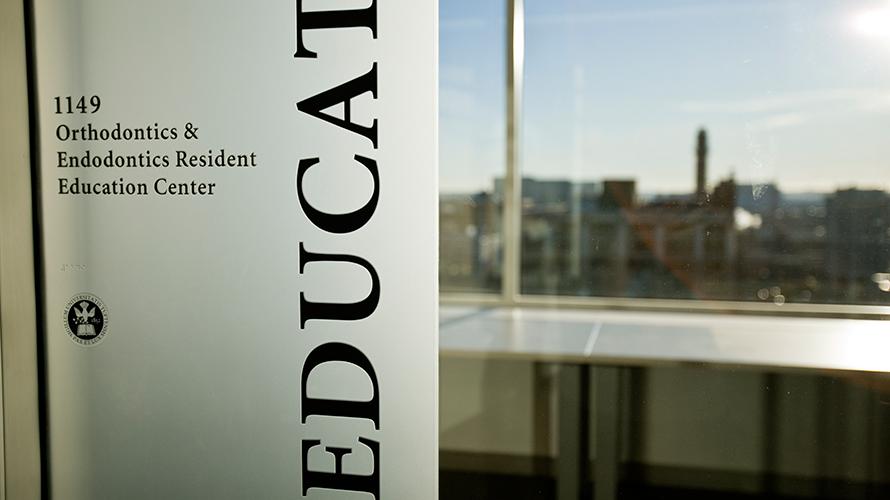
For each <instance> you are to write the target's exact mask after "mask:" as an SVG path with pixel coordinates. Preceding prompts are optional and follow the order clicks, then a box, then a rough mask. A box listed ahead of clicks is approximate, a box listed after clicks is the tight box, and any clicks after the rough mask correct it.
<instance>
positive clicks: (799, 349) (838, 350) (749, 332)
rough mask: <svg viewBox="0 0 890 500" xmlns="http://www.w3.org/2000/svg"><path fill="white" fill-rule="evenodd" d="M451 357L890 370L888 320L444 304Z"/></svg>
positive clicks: (444, 346) (443, 332) (443, 336)
mask: <svg viewBox="0 0 890 500" xmlns="http://www.w3.org/2000/svg"><path fill="white" fill-rule="evenodd" d="M439 345H440V352H441V354H442V355H443V356H448V357H482V358H506V359H521V360H528V361H543V362H568V363H585V364H597V365H632V366H661V365H667V366H676V365H693V366H715V367H729V368H744V367H747V368H752V369H766V370H770V371H782V372H788V371H790V372H799V371H805V372H809V371H847V372H849V371H852V372H877V373H890V354H888V353H890V323H888V322H884V321H875V320H862V319H826V318H792V317H756V316H734V315H720V314H684V313H661V312H622V311H595V310H590V311H581V310H558V309H543V308H540V309H539V308H527V307H515V308H478V307H475V308H474V307H461V306H450V305H443V306H442V307H441V310H440V340H439Z"/></svg>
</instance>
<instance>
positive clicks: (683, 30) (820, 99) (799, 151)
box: [440, 0, 890, 193]
mask: <svg viewBox="0 0 890 500" xmlns="http://www.w3.org/2000/svg"><path fill="white" fill-rule="evenodd" d="M525 6H526V37H525V55H526V59H525V72H524V83H525V88H524V94H523V103H524V104H523V120H522V134H521V141H522V142H521V144H522V146H521V152H522V154H521V168H522V172H523V175H525V176H531V177H537V178H564V179H565V178H568V179H574V180H585V181H590V180H592V181H596V180H601V179H604V178H622V179H636V181H637V184H638V188H637V189H638V191H639V192H643V193H677V192H690V191H691V190H692V189H693V186H694V179H695V178H694V170H693V166H694V161H695V158H694V147H695V136H696V133H697V131H698V129H699V128H701V127H704V128H705V129H706V130H707V131H708V136H709V149H710V154H709V171H708V181H709V183H710V184H711V185H713V184H716V182H718V181H719V180H721V179H724V178H727V177H729V176H730V175H734V177H735V179H736V181H737V182H739V183H766V182H775V183H777V184H778V185H779V187H780V188H781V189H782V190H783V191H786V192H808V191H818V192H831V191H834V190H835V189H838V188H845V187H860V188H879V189H887V190H890V0H797V1H790V0H723V1H721V0H710V1H704V0H671V1H668V0H526V2H525ZM504 12H505V6H504V4H503V1H492V0H472V1H471V0H441V2H440V126H441V128H440V130H441V132H440V138H441V139H440V140H441V147H440V149H441V162H440V172H441V173H440V179H441V186H442V190H443V192H466V191H473V190H480V189H490V188H491V183H492V182H491V180H492V178H493V177H495V176H498V175H503V170H504V156H505V155H504V148H505V146H504V116H503V115H504V109H505V105H504V101H505V91H504V87H505V64H506V63H505V60H504V58H505V44H504V29H505V22H504V17H505V16H504Z"/></svg>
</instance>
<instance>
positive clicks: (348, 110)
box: [297, 62, 377, 149]
mask: <svg viewBox="0 0 890 500" xmlns="http://www.w3.org/2000/svg"><path fill="white" fill-rule="evenodd" d="M365 92H370V93H371V95H372V96H373V97H374V99H377V63H376V62H375V63H374V65H373V66H371V70H370V71H368V72H367V73H365V74H364V75H362V76H359V77H356V78H354V79H352V80H350V81H348V82H346V83H343V84H341V85H338V86H336V87H334V88H332V89H328V90H325V91H324V92H321V93H320V94H316V95H314V96H312V97H307V98H306V99H303V100H302V101H300V102H299V103H297V109H298V110H300V111H302V112H304V113H306V114H307V115H310V116H314V117H315V118H319V119H321V120H324V121H326V122H328V123H332V124H334V125H336V126H338V127H342V128H344V129H346V130H348V131H350V132H354V133H356V134H359V135H361V136H363V137H365V138H367V139H368V140H370V141H371V144H373V145H374V149H377V118H374V121H373V122H372V123H371V126H370V127H365V126H362V125H359V124H357V123H354V122H353V121H352V120H351V117H352V99H353V98H355V97H358V96H360V95H362V94H364V93H365ZM338 104H343V118H342V119H340V118H337V117H336V116H333V115H329V114H327V113H322V110H325V109H328V108H330V107H331V106H335V105H338Z"/></svg>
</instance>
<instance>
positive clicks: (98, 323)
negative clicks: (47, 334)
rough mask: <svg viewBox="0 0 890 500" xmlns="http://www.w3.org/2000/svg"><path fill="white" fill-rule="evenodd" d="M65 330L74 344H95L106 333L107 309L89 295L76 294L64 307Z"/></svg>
mask: <svg viewBox="0 0 890 500" xmlns="http://www.w3.org/2000/svg"><path fill="white" fill-rule="evenodd" d="M65 328H66V330H67V331H68V336H69V337H71V340H73V341H74V342H77V343H78V344H80V345H93V344H96V343H98V342H99V341H100V340H102V338H103V337H104V336H105V334H106V333H108V309H107V308H106V307H105V304H104V303H103V302H102V300H101V299H99V297H96V296H95V295H93V294H91V293H80V294H77V295H75V296H74V297H72V298H71V300H69V301H68V305H67V306H65Z"/></svg>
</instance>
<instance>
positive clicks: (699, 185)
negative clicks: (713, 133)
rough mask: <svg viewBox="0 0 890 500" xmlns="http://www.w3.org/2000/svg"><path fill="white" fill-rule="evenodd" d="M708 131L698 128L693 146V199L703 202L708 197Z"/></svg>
mask: <svg viewBox="0 0 890 500" xmlns="http://www.w3.org/2000/svg"><path fill="white" fill-rule="evenodd" d="M707 177H708V133H707V132H706V131H705V129H703V128H702V129H699V131H698V140H697V141H696V146H695V200H696V201H697V202H699V203H704V202H705V201H707V199H708V191H707V189H708V188H707Z"/></svg>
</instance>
